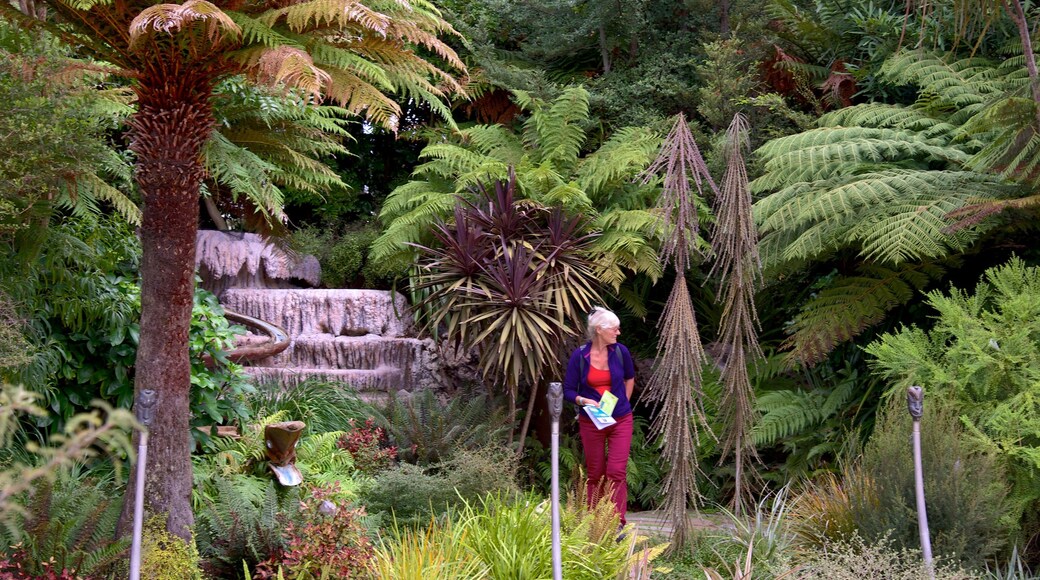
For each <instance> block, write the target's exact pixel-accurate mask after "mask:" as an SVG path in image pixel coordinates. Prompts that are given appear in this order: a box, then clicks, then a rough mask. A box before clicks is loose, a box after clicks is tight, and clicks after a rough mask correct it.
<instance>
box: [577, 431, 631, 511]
mask: <svg viewBox="0 0 1040 580" xmlns="http://www.w3.org/2000/svg"><path fill="white" fill-rule="evenodd" d="M578 431H579V432H580V433H581V446H582V448H583V449H584V451H585V469H586V470H587V471H588V476H589V481H588V490H587V491H588V494H587V495H586V497H587V498H588V502H589V507H592V506H594V505H596V504H597V503H598V502H599V500H600V498H601V497H603V492H604V491H605V490H607V489H609V490H612V492H613V495H612V499H613V500H614V508H615V509H616V510H617V513H618V516H620V518H621V525H625V512H626V511H627V510H628V481H627V471H628V452H629V450H630V449H631V448H632V413H629V414H627V415H625V416H624V417H617V423H615V424H614V425H611V426H610V427H605V428H603V429H596V426H595V425H593V423H592V420H591V419H589V418H588V417H584V416H580V417H579V418H578Z"/></svg>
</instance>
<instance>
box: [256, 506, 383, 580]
mask: <svg viewBox="0 0 1040 580" xmlns="http://www.w3.org/2000/svg"><path fill="white" fill-rule="evenodd" d="M339 495H340V493H339V492H337V491H336V490H334V489H328V488H321V487H314V488H311V489H310V492H309V497H307V499H306V501H304V502H302V503H301V508H302V510H301V517H302V521H300V522H289V523H288V524H287V525H286V527H285V536H286V543H285V548H284V549H282V550H280V551H279V552H278V553H276V554H275V555H273V556H271V557H270V558H269V559H267V560H265V561H264V562H261V563H260V565H259V566H257V569H256V572H255V575H254V577H255V578H258V579H268V578H275V577H277V576H278V575H279V574H284V577H285V578H286V580H310V579H317V578H344V579H346V578H364V577H366V576H367V574H366V568H367V562H368V560H369V559H370V558H371V557H372V544H371V542H370V541H369V539H368V536H367V535H366V533H365V528H364V526H363V525H362V523H361V518H362V517H363V516H364V514H365V512H364V509H355V508H351V507H349V506H348V505H347V504H345V503H342V502H338V501H337V500H336V498H337V497H338V496H339Z"/></svg>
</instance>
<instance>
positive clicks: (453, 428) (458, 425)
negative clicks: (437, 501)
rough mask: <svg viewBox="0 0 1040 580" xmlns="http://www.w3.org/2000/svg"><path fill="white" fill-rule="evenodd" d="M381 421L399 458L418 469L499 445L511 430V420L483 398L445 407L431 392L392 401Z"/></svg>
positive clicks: (466, 398) (466, 397)
mask: <svg viewBox="0 0 1040 580" xmlns="http://www.w3.org/2000/svg"><path fill="white" fill-rule="evenodd" d="M381 420H382V423H383V425H384V426H385V427H386V433H387V437H388V438H389V441H390V443H391V444H392V445H394V446H395V447H397V454H398V458H399V459H401V461H406V462H409V463H417V464H419V465H430V464H433V463H437V462H439V461H442V460H444V459H446V458H448V457H451V456H452V455H453V454H454V453H455V451H456V450H458V449H480V448H483V447H486V446H488V445H494V444H496V443H500V442H502V439H503V436H504V434H505V432H506V429H507V427H508V418H507V417H504V416H503V415H502V413H501V412H500V411H499V410H498V408H497V406H495V405H493V404H492V402H491V401H489V400H488V398H487V397H486V396H484V395H462V396H457V397H453V398H451V399H450V400H449V401H448V402H447V403H442V402H441V401H440V400H439V399H438V398H437V395H436V394H435V393H434V392H433V391H430V390H425V391H422V392H420V393H417V394H415V395H413V396H411V397H410V398H408V399H406V400H392V401H391V402H390V405H389V407H388V408H387V409H386V410H385V411H384V412H383V413H382V416H381Z"/></svg>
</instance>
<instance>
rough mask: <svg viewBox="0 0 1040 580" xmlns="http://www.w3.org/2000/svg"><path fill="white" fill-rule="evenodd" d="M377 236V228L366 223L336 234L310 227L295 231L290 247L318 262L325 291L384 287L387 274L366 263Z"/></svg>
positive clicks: (349, 227)
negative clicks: (329, 289) (328, 289)
mask: <svg viewBox="0 0 1040 580" xmlns="http://www.w3.org/2000/svg"><path fill="white" fill-rule="evenodd" d="M378 235H379V231H378V229H377V228H375V227H373V226H371V225H368V224H363V225H361V226H348V227H347V228H346V229H344V230H343V231H342V232H341V233H339V234H336V233H334V231H331V230H329V229H327V228H317V227H313V226H310V227H305V228H301V229H299V230H297V231H296V232H294V233H293V236H292V244H293V246H294V247H295V248H296V249H297V250H298V251H300V252H302V253H305V254H311V255H313V256H314V257H316V258H317V259H318V262H319V263H321V282H322V285H324V286H325V287H326V288H357V287H384V286H386V282H387V280H386V275H385V274H383V271H382V270H381V269H380V268H379V267H378V265H377V264H373V263H370V262H369V261H368V247H369V246H371V245H372V242H373V241H374V240H375V239H376V237H377V236H378Z"/></svg>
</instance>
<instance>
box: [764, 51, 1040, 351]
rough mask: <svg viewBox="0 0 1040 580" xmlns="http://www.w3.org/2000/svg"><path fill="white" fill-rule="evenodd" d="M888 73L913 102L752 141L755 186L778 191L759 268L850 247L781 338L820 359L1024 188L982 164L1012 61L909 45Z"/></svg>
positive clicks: (772, 197) (866, 108)
mask: <svg viewBox="0 0 1040 580" xmlns="http://www.w3.org/2000/svg"><path fill="white" fill-rule="evenodd" d="M883 72H884V74H885V75H886V77H887V78H888V79H889V80H891V81H892V82H897V83H906V84H912V85H915V86H917V87H918V88H919V91H920V98H919V99H918V101H917V102H916V103H915V104H914V105H912V106H909V107H905V106H895V105H881V104H871V105H860V106H856V107H849V108H846V109H842V110H840V111H836V112H833V113H829V114H827V115H824V116H823V117H822V118H821V119H820V120H819V127H818V128H816V129H812V130H810V131H807V132H804V133H801V134H798V135H792V136H789V137H784V138H781V139H776V140H773V141H770V142H769V143H767V144H766V145H764V146H763V147H761V148H760V149H759V150H758V151H757V153H758V155H759V156H760V157H761V158H762V159H763V160H764V161H765V169H766V172H765V174H764V175H763V176H762V177H760V178H758V179H756V180H755V181H754V182H752V184H751V186H752V191H753V192H754V193H759V194H762V193H767V192H773V193H771V194H769V195H768V196H766V197H765V198H764V199H762V200H761V201H759V202H758V203H756V204H755V217H756V220H757V221H758V223H759V225H760V227H761V230H762V235H763V238H762V254H763V260H764V263H765V265H766V267H767V269H772V270H773V271H774V272H781V271H785V270H790V269H797V268H801V267H803V266H805V265H806V264H807V263H811V262H819V261H825V260H829V259H832V258H835V257H851V256H855V260H853V261H851V264H852V266H851V267H849V266H846V267H845V269H844V271H841V272H839V274H840V275H839V276H837V277H835V278H834V279H833V280H831V281H830V282H829V283H828V284H827V285H826V286H825V287H823V288H821V290H820V291H819V292H818V293H817V294H816V296H814V297H813V298H812V299H811V300H809V301H808V302H807V303H806V304H805V305H803V307H802V311H801V312H800V313H799V314H798V315H797V316H796V318H795V321H794V324H793V325H792V327H791V331H792V334H791V335H790V337H789V339H788V340H787V342H786V344H785V346H786V347H789V348H790V349H791V354H792V356H793V357H794V358H795V359H797V360H800V361H802V362H807V363H814V362H817V361H819V360H821V359H822V358H823V357H825V356H826V354H827V353H829V352H830V351H831V350H832V349H833V348H834V347H835V345H837V344H839V343H841V342H843V341H846V340H849V339H850V338H852V337H855V336H857V335H858V334H859V333H861V332H862V331H863V330H865V329H866V328H868V327H870V326H871V325H873V324H876V323H877V322H879V321H880V320H882V319H883V318H884V316H885V314H886V313H887V312H888V311H889V310H891V309H892V308H894V307H896V306H898V305H901V304H904V303H906V302H907V301H908V300H910V299H911V298H912V297H913V296H914V295H915V293H916V291H918V290H920V289H922V288H924V287H925V285H927V284H928V283H929V281H930V280H931V279H934V278H935V277H937V276H940V275H941V274H942V270H943V266H944V262H945V261H947V259H948V258H949V257H951V256H958V255H960V254H961V253H963V252H965V251H967V250H969V249H970V248H971V247H972V246H973V245H975V244H977V243H979V242H980V241H982V240H984V239H985V236H986V234H988V233H989V232H991V231H992V230H993V228H994V227H996V226H997V225H998V222H997V221H996V220H994V219H987V218H990V217H991V216H992V214H994V213H996V212H997V211H999V208H1000V207H1001V206H1006V205H1015V204H1018V205H1021V202H1020V201H1009V200H1017V199H1018V198H1020V197H1021V194H1022V190H1020V189H1017V188H1015V187H1014V186H1013V185H1011V184H1009V183H1008V182H1007V181H1006V180H1005V179H1004V177H1006V176H1002V175H997V174H993V173H987V172H984V171H982V169H983V167H982V165H983V162H982V160H983V159H984V158H985V157H986V155H987V154H985V153H984V152H985V151H987V148H988V147H989V144H991V143H994V142H995V139H997V138H998V137H997V136H999V135H1001V134H1003V133H1002V131H1003V130H1004V129H1002V128H1000V127H994V126H993V125H992V124H990V125H989V126H990V131H988V132H986V131H981V130H980V127H981V125H980V124H979V123H980V122H981V121H980V119H982V118H984V117H986V116H987V115H989V111H991V110H992V109H991V105H990V103H993V102H997V101H1000V100H1001V99H1002V98H1003V97H1002V95H1004V94H1005V92H1007V91H1012V90H1015V87H1019V88H1021V86H1022V85H1021V80H1020V79H1019V77H1020V76H1021V67H1020V65H1016V64H1015V62H1014V59H1011V60H1009V61H1007V62H1005V63H1001V64H999V65H998V64H994V63H992V62H989V61H986V60H985V59H981V58H970V59H963V60H957V61H947V60H944V59H942V58H939V57H936V56H932V55H928V54H927V53H921V52H907V53H902V54H899V55H897V56H896V57H894V58H892V59H890V60H889V61H888V63H887V64H886V65H885V67H884V69H883ZM1016 79H1018V80H1016ZM853 268H854V269H855V270H856V271H852V269H853Z"/></svg>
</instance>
